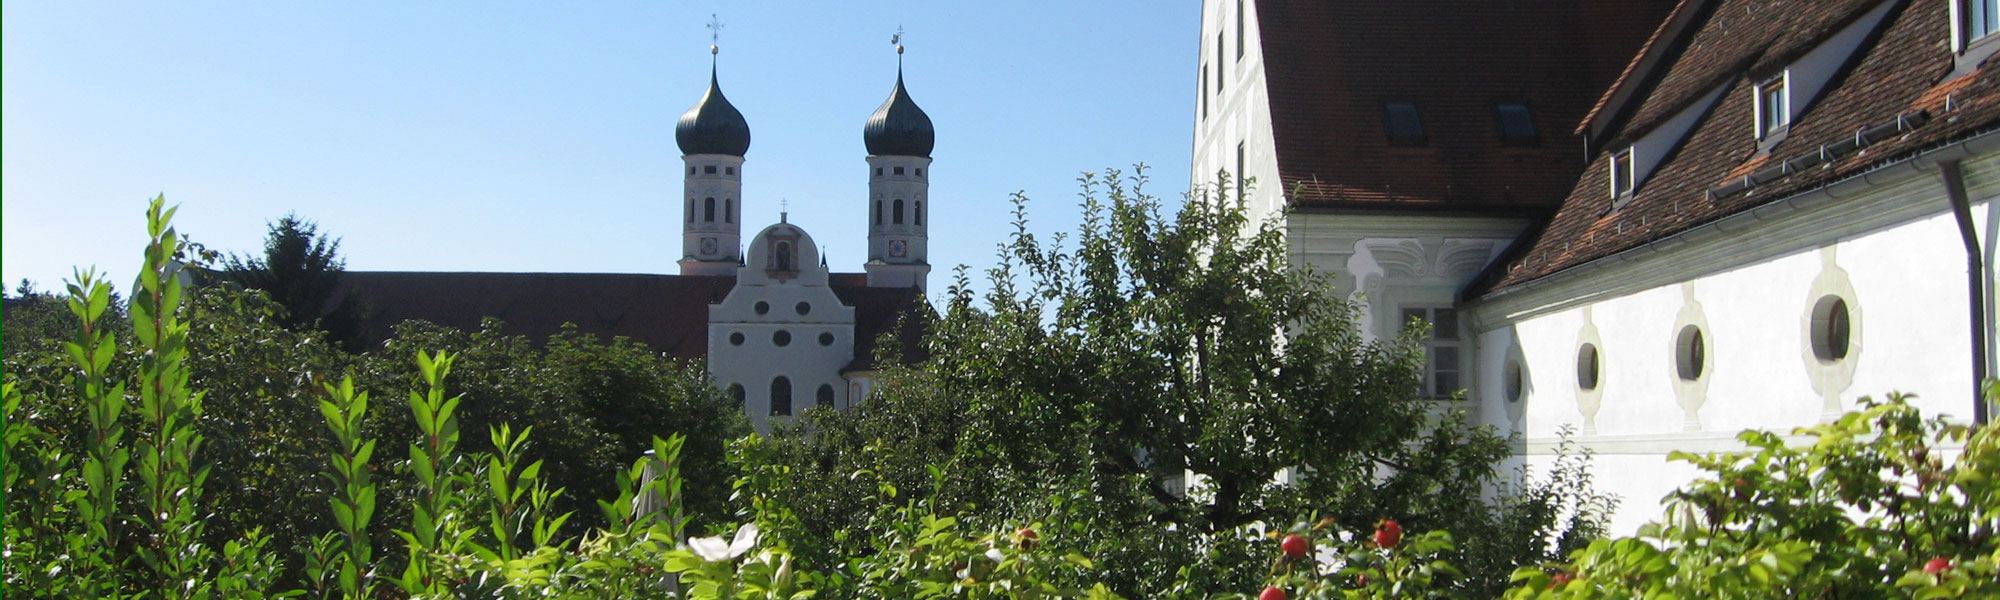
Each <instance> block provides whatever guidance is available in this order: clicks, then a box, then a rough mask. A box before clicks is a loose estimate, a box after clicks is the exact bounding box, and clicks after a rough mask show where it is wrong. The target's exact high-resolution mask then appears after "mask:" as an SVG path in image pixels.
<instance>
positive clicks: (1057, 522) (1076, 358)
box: [768, 167, 1594, 597]
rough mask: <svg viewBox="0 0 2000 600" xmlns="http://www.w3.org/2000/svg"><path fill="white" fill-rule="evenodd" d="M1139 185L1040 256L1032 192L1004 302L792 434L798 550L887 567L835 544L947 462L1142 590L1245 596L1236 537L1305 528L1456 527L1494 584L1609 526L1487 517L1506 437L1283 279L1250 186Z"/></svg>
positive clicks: (1317, 294)
mask: <svg viewBox="0 0 2000 600" xmlns="http://www.w3.org/2000/svg"><path fill="white" fill-rule="evenodd" d="M1144 182H1145V176H1144V171H1143V167H1141V170H1140V171H1138V172H1137V173H1135V174H1134V175H1133V176H1131V177H1130V178H1127V177H1125V176H1124V175H1123V174H1121V173H1119V172H1116V171H1112V172H1110V173H1108V174H1107V175H1106V176H1104V177H1098V176H1094V175H1086V176H1084V177H1083V178H1082V184H1083V214H1084V218H1083V222H1082V225H1081V227H1080V228H1079V230H1078V231H1077V232H1076V233H1075V236H1074V238H1070V237H1067V236H1063V235H1057V236H1055V237H1054V238H1053V240H1052V241H1049V242H1044V241H1042V240H1040V239H1038V238H1037V237H1036V235H1035V234H1033V233H1030V232H1029V230H1028V226H1027V218H1026V208H1025V205H1026V200H1025V199H1024V198H1021V197H1019V196H1018V195H1017V197H1016V220H1015V233H1014V235H1013V237H1012V239H1011V240H1010V241H1009V242H1008V243H1007V244H1005V245H1003V247H1002V248H1001V253H1000V263H999V266H997V267H995V268H994V269H993V270H992V271H991V272H989V273H988V279H989V281H990V283H991V291H990V292H987V293H986V294H984V295H983V296H978V295H975V294H974V293H973V292H972V291H971V287H970V286H969V284H968V278H967V275H966V274H965V273H964V272H963V271H961V272H960V273H959V276H958V281H957V283H956V284H955V285H953V286H952V287H951V289H950V290H949V291H948V292H947V296H946V310H945V314H944V315H943V316H942V317H941V318H940V319H938V320H937V321H936V322H935V323H934V324H933V326H932V327H931V329H930V335H929V339H928V343H929V347H928V349H929V353H930V356H931V358H930V359H929V361H927V362H925V363H923V364H922V365H918V366H916V367H913V368H909V369H903V370H900V371H894V372H891V373H888V374H886V375H885V376H883V378H882V379H883V383H882V384H881V385H880V386H878V388H877V389H878V391H877V392H876V393H875V395H873V396H872V397H871V398H870V400H869V401H868V403H865V404H862V405H860V406H859V407H857V408H856V409H855V410H853V411H851V412H848V413H831V412H817V413H812V414H811V415H810V416H808V417H807V418H806V419H805V420H804V423H803V425H802V426H800V427H798V428H797V429H795V430H791V431H782V432H780V434H779V435H778V436H777V437H778V440H779V443H778V444H777V445H778V446H779V447H778V448H777V449H775V450H773V451H772V452H770V456H771V459H772V460H775V461H777V462H779V463H780V464H783V465H785V466H786V467H788V468H789V469H791V471H792V473H793V476H792V477H790V478H788V479H779V480H776V481H775V483H774V487H773V488H772V489H770V490H768V493H769V494H771V495H772V496H773V497H774V498H777V499H779V502H781V503H782V504H784V505H785V506H788V507H790V509H791V510H795V511H797V512H798V513H799V515H800V521H801V522H802V523H805V527H806V529H807V530H808V532H809V533H808V534H807V535H804V536H801V538H800V539H798V540H796V543H797V544H798V548H799V550H800V551H801V552H802V553H803V554H804V555H807V556H812V557H815V558H816V559H817V558H826V559H831V558H832V557H835V556H858V555H867V554H869V553H871V552H873V549H872V548H870V546H869V543H870V542H871V541H872V540H871V539H870V538H869V537H868V536H865V535H848V536H846V537H845V538H844V539H843V538H842V537H841V533H840V532H842V531H853V530H857V529H860V530H864V531H869V532H871V533H872V532H875V531H876V530H872V529H866V527H867V524H866V522H865V516H866V515H870V514H872V513H873V512H874V511H873V510H872V506H871V505H870V504H869V502H871V501H872V502H880V501H881V498H879V497H877V496H876V495H875V494H874V488H876V487H879V486H882V485H889V486H893V487H897V488H901V489H909V490H918V491H922V490H927V489H932V486H931V485H930V482H929V481H928V479H929V475H928V469H929V468H930V467H931V466H932V465H935V466H936V467H939V468H941V469H942V470H943V471H944V472H945V473H946V476H945V477H944V478H943V480H942V481H940V482H938V483H937V484H936V485H935V490H936V492H935V493H936V494H937V498H936V501H937V503H938V504H937V505H938V506H946V507H952V512H953V513H954V514H959V515H960V516H967V515H974V516H981V517H983V518H985V519H986V520H987V521H989V522H990V521H1003V520H1015V521H1035V520H1040V521H1045V522H1047V523H1049V524H1050V526H1051V527H1054V528H1059V529H1063V530H1069V531H1077V532H1085V531H1087V532H1093V534H1091V535H1079V536H1074V537H1066V539H1068V540H1072V541H1069V542H1064V543H1074V544H1076V545H1075V546H1072V547H1071V548H1070V549H1072V550H1074V551H1077V552H1079V553H1080V554H1084V555H1090V556H1096V557H1098V558H1099V559H1100V562H1101V564H1103V565H1105V567H1104V569H1103V572H1102V575H1103V577H1104V579H1105V581H1106V582H1107V583H1109V584H1110V585H1111V586H1112V589H1114V590H1116V591H1118V592H1119V593H1122V594H1125V595H1129V596H1144V597H1158V596H1160V595H1162V594H1164V593H1166V586H1167V585H1168V583H1169V582H1172V581H1175V580H1176V579H1177V578H1187V577H1192V578H1196V579H1197V581H1196V582H1194V583H1192V584H1190V585H1191V586H1192V587H1193V588H1196V589H1240V588H1242V587H1243V586H1245V585H1247V584H1248V583H1250V582H1253V581H1255V580H1256V579H1257V577H1258V575H1259V567H1260V566H1261V560H1259V559H1257V558H1255V557H1253V556H1252V555H1251V554H1250V553H1248V552H1245V551H1243V550H1242V548H1241V547H1240V545H1237V544H1235V543H1234V542H1230V541H1227V540H1228V539H1229V538H1231V537H1232V536H1235V535H1236V534H1235V533H1233V532H1234V531H1235V530H1237V529H1238V528H1241V527H1245V526H1248V525H1252V524H1255V523H1272V522H1289V521H1291V520H1294V519H1297V518H1300V517H1302V516H1304V515H1307V514H1315V513H1317V514H1324V515H1331V516H1333V517H1335V518H1336V519H1338V520H1340V521H1342V522H1372V521H1373V520H1375V519H1380V518H1385V517H1387V518H1395V519H1398V520H1400V521H1402V522H1403V523H1404V524H1405V525H1407V526H1409V527H1410V528H1411V529H1412V530H1413V531H1431V530H1451V531H1453V532H1455V533H1458V534H1459V535H1461V536H1463V537H1462V538H1461V539H1462V540H1463V541H1467V542H1468V543H1467V544H1466V545H1465V547H1467V548H1470V549H1473V550H1470V551H1469V552H1466V553H1461V554H1457V555H1454V557H1455V559H1466V558H1467V557H1468V556H1469V555H1471V554H1474V553H1479V554H1480V556H1479V557H1478V560H1476V561H1469V563H1468V564H1477V565H1479V566H1480V567H1481V568H1482V570H1481V571H1478V572H1475V573H1474V574H1473V578H1472V580H1470V581H1469V582H1461V585H1471V586H1478V587H1480V588H1481V589H1485V590H1489V591H1497V590H1498V589H1500V587H1501V586H1503V585H1504V582H1505V577H1506V574H1507V573H1508V572H1509V571H1511V570H1512V569H1513V567H1514V566H1516V565H1519V564H1530V563H1533V562H1535V561H1538V560H1542V559H1545V558H1547V556H1545V555H1544V553H1543V551H1542V550H1541V549H1540V547H1541V546H1542V545H1543V543H1544V540H1548V539H1552V538H1554V537H1558V536H1559V535H1560V533H1561V529H1562V527H1563V526H1564V525H1566V524H1565V523H1563V522H1560V521H1557V520H1556V519H1555V518H1554V515H1557V514H1572V513H1575V514H1585V515H1590V514H1594V513H1592V512H1590V511H1568V510H1563V509H1562V507H1561V506H1559V504H1560V503H1564V502H1572V501H1576V500H1579V499H1585V498H1588V497H1590V495H1589V494H1588V493H1586V492H1581V491H1577V490H1575V489H1574V488H1565V489H1564V490H1545V491H1546V492H1547V493H1544V494H1541V495H1539V496H1534V497H1531V498H1530V499H1529V500H1530V502H1525V503H1515V504H1500V505H1496V504H1492V503H1487V502H1483V501H1482V500H1481V497H1482V494H1484V493H1485V492H1486V491H1488V488H1489V487H1490V486H1492V485H1494V484H1496V483H1497V482H1498V474H1497V473H1496V472H1495V465H1496V464H1497V463H1498V462H1499V461H1500V460H1501V459H1503V458H1505V457H1506V456H1508V448H1507V444H1506V440H1505V439H1503V438H1500V437H1497V436H1496V435H1495V434H1494V433H1493V432H1492V431H1491V430H1490V429H1486V428H1479V427H1474V426H1471V425H1469V424H1468V423H1466V422H1465V420H1464V418H1463V417H1462V416H1461V415H1458V414H1455V411H1452V410H1449V409H1450V406H1449V405H1439V404H1436V403H1432V402H1429V401H1424V400H1420V399H1417V398H1416V396H1417V394H1416V391H1417V389H1418V387H1419V383H1418V382H1419V377H1420V369H1421V354H1420V349H1419V348H1418V346H1417V345H1416V343H1415V340H1414V339H1411V338H1404V339H1389V340H1380V341H1369V340H1364V339H1363V338H1362V337H1361V334H1360V332H1359V330H1358V329H1357V328H1356V327H1355V326H1354V322H1355V318H1356V312H1355V310H1356V309H1355V308H1354V307H1353V306H1352V305H1351V304H1349V303H1347V302H1345V301H1343V300H1341V299H1338V298H1336V297H1335V296H1334V295H1333V294H1331V293H1330V292H1329V290H1328V289H1327V287H1326V282H1325V280H1324V279H1323V278H1322V277H1320V276H1318V275H1316V274H1314V273H1312V272H1311V271H1310V270H1309V269H1306V268H1304V267H1303V266H1301V265H1295V264H1292V263H1290V262H1289V261H1288V259H1287V246H1286V243H1285V241H1284V238H1283V232H1282V231H1281V230H1280V229H1279V227H1278V226H1277V224H1276V223H1252V222H1250V221H1249V220H1248V218H1247V217H1246V216H1245V212H1244V210H1243V207H1242V206H1241V205H1240V202H1238V201H1236V200H1233V199H1231V198H1229V197H1228V196H1227V195H1226V191H1227V190H1230V189H1232V188H1233V187H1234V186H1232V185H1229V184H1228V183H1227V182H1225V183H1224V184H1222V185H1217V186H1214V190H1215V191H1214V192H1211V193H1210V194H1207V195H1196V196H1191V197H1189V198H1188V199H1187V201H1186V203H1185V204H1184V205H1183V206H1182V207H1181V208H1180V210H1179V211H1178V212H1173V213H1169V212H1168V211H1167V209H1166V208H1165V207H1164V206H1163V205H1162V203H1161V202H1160V201H1158V200H1157V199H1155V198H1153V197H1151V196H1149V195H1147V194H1146V193H1145V192H1144V191H1143V190H1142V189H1141V188H1142V187H1143V184H1144ZM1072 240H1073V242H1072ZM1072 244H1073V245H1072ZM1416 329H1417V330H1418V331H1419V332H1420V331H1421V329H1422V328H1421V327H1419V328H1416ZM1568 481H1569V483H1577V484H1579V485H1580V480H1577V479H1575V478H1572V479H1570V480H1568ZM1566 485H1567V484H1566ZM871 498H872V499H873V500H870V499H871ZM1583 524H1584V525H1588V523H1583Z"/></svg>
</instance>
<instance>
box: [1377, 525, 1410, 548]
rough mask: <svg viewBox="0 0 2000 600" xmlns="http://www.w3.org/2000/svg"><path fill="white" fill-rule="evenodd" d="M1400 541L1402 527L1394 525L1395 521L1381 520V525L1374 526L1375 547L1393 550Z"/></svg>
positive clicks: (1401, 538)
mask: <svg viewBox="0 0 2000 600" xmlns="http://www.w3.org/2000/svg"><path fill="white" fill-rule="evenodd" d="M1402 541H1403V526H1402V525H1398V524H1396V520H1395V519H1383V520H1382V524H1381V525H1377V526H1375V545H1377V546H1381V547H1383V548H1394V547H1396V544H1399V543H1402Z"/></svg>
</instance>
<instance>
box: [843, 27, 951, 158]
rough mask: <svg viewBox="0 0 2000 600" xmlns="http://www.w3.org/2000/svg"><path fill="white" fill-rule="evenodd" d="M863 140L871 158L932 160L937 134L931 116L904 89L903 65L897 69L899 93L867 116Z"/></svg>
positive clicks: (892, 93) (895, 92)
mask: <svg viewBox="0 0 2000 600" xmlns="http://www.w3.org/2000/svg"><path fill="white" fill-rule="evenodd" d="M898 50H900V48H899V49H898ZM861 139H862V141H864V142H866V143H867V144H868V153H869V154H871V155H875V156H921V157H924V158H930V156H931V147H932V146H935V145H937V132H936V131H934V130H932V129H931V117H930V115H926V114H924V109H921V108H917V103H916V101H914V100H911V99H910V92H909V91H908V90H905V89H903V68H902V67H901V66H898V67H896V90H895V91H893V92H890V93H889V100H888V101H886V102H883V103H882V107H881V108H877V109H875V114H874V115H870V116H869V117H868V124H867V125H866V126H864V127H862V128H861Z"/></svg>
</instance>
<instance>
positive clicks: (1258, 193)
mask: <svg viewBox="0 0 2000 600" xmlns="http://www.w3.org/2000/svg"><path fill="white" fill-rule="evenodd" d="M1236 4H1237V2H1236V0H1204V1H1203V2H1202V9H1201V15H1202V16H1201V43H1200V54H1199V55H1198V60H1196V61H1195V64H1196V71H1195V72H1194V73H1193V74H1192V75H1193V77H1192V79H1193V81H1192V82H1191V83H1192V84H1193V86H1191V87H1196V88H1199V95H1195V96H1190V97H1189V99H1190V100H1193V101H1194V102H1193V103H1191V104H1189V105H1188V106H1189V108H1191V109H1193V119H1192V121H1193V123H1194V152H1193V153H1192V168H1191V170H1190V177H1192V178H1193V181H1191V182H1190V184H1191V185H1193V186H1194V188H1195V189H1197V190H1199V189H1207V188H1212V187H1213V185H1214V183H1215V182H1216V173H1217V172H1218V171H1228V172H1229V174H1230V177H1231V178H1232V181H1233V180H1234V179H1236V178H1241V177H1243V176H1244V175H1245V174H1247V175H1248V176H1249V178H1250V179H1251V182H1250V183H1251V186H1250V190H1249V191H1248V192H1247V193H1246V194H1245V195H1246V196H1247V197H1248V198H1249V202H1248V204H1247V207H1248V208H1249V213H1250V217H1251V222H1252V223H1259V222H1262V221H1264V220H1266V219H1270V218H1276V217H1277V216H1279V214H1280V213H1281V212H1282V209H1283V207H1284V193H1283V190H1282V189H1281V186H1280V185H1279V184H1278V157H1277V153H1276V152H1275V151H1274V148H1275V146H1276V144H1277V139H1276V138H1275V137H1274V136H1273V135H1272V133H1271V99H1270V94H1269V92H1268V90H1267V89H1266V88H1265V84H1264V49H1263V45H1262V43H1261V42H1260V41H1259V38H1258V35H1259V30H1258V27H1257V19H1256V6H1257V3H1256V2H1255V0H1244V2H1243V6H1244V10H1245V11H1247V12H1248V13H1249V14H1248V15H1246V16H1247V18H1248V20H1247V21H1246V22H1245V23H1244V36H1245V37H1246V38H1248V39H1247V40H1246V42H1247V43H1246V44H1245V47H1244V54H1243V58H1241V59H1238V58H1236V19H1237V14H1236ZM1217 32H1222V33H1223V43H1224V48H1223V60H1224V62H1225V63H1226V64H1225V67H1224V69H1223V77H1224V78H1225V80H1226V81H1225V83H1224V87H1223V90H1222V92H1221V93H1220V94H1217V93H1216V91H1215V76H1216V75H1215V73H1216V68H1215V42H1216V40H1215V35H1216V33H1217ZM1203 65H1206V67H1207V69H1208V71H1209V76H1208V81H1207V85H1206V86H1202V77H1201V71H1200V69H1201V68H1202V66H1203ZM1203 96H1206V97H1207V98H1208V102H1209V105H1208V117H1207V118H1203V117H1202V113H1201V102H1202V97H1203ZM1238 143H1242V144H1243V145H1244V158H1243V161H1244V165H1243V169H1242V171H1244V173H1238V172H1237V170H1238V169H1237V167H1236V145H1237V144H1238ZM1229 196H1230V197H1231V198H1235V197H1236V193H1235V191H1234V190H1230V191H1229Z"/></svg>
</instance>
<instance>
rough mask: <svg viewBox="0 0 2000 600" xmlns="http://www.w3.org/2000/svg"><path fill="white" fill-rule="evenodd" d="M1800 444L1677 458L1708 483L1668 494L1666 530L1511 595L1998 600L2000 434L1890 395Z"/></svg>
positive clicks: (1573, 564) (1542, 577) (1532, 580)
mask: <svg viewBox="0 0 2000 600" xmlns="http://www.w3.org/2000/svg"><path fill="white" fill-rule="evenodd" d="M1996 386H2000V384H1996V383H1988V384H1987V394H1988V396H1992V395H1994V394H1995V393H2000V388H1996ZM1796 435H1797V436H1800V437H1803V438H1805V439H1804V440H1803V441H1802V442H1801V441H1794V440H1787V439H1786V438H1785V437H1783V436H1780V435H1778V434H1776V433H1772V432H1769V431H1745V432H1743V433H1742V434H1741V435H1739V436H1738V439H1741V440H1742V441H1743V442H1744V444H1745V445H1747V446H1748V450H1747V451H1744V452H1737V453H1726V454H1709V455H1704V456H1696V455H1691V454H1685V453H1679V454H1676V455H1674V459H1675V460H1681V461H1686V462H1688V463H1691V464H1693V465H1694V466H1696V467H1698V468H1700V469H1701V470H1702V471H1705V472H1707V473H1708V475H1706V476H1704V477H1702V478H1700V479H1698V480H1696V481H1694V482H1693V483H1690V484H1688V485H1687V486H1684V487H1682V488H1681V489H1680V490H1679V491H1676V492H1675V493H1674V494H1673V495H1672V496H1670V497H1669V504H1668V508H1667V513H1666V515H1665V518H1664V519H1663V520H1661V521H1659V522H1655V523H1652V524H1649V525H1646V526H1645V527H1642V528H1641V529H1640V530H1639V533H1638V535H1636V536H1634V537H1627V538H1618V539H1600V540H1596V541H1593V542H1591V543H1590V544H1589V545H1588V546H1587V547H1585V548H1583V549H1581V550H1579V551H1577V552H1575V553H1574V554H1573V555H1571V557H1570V560H1569V561H1568V562H1564V563H1551V564H1547V565H1543V566H1540V567H1526V568H1523V569H1521V570H1520V571H1518V572H1516V573H1515V575H1514V579H1515V581H1516V582H1517V583H1518V586H1519V587H1516V588H1515V589H1513V590H1510V591H1509V592H1508V594H1507V597H1508V598H1545V597H1546V598H1634V597H1646V598H1686V597H1697V596H1700V597H1717V598H1778V597H1796V598H1884V597H1914V598H1990V597H1993V596H1995V595H2000V579H1996V573H1995V564H1996V562H2000V539H1997V538H1996V537H1995V534H1996V532H2000V479H1996V476H2000V428H1996V427H1994V426H1992V425H1984V426H1979V427H1976V428H1974V427H1968V426H1966V425H1963V424H1954V423H1951V422H1948V421H1945V420H1943V419H1941V418H1935V417H1933V418H1930V419H1925V418H1923V416H1922V415H1921V414H1919V413H1918V411H1917V409H1916V408H1914V407H1912V406H1911V405H1910V404H1909V403H1908V402H1907V401H1906V399H1905V398H1904V397H1902V396H1897V395H1892V396H1890V397H1889V399H1888V400H1886V401H1881V402H1876V401H1873V400H1867V399H1864V400H1863V401H1862V403H1861V410H1859V411H1856V412H1850V413H1848V414H1846V415H1843V416H1842V417H1841V418H1840V420H1839V421H1837V422H1835V423H1831V424H1825V425H1818V426H1813V427H1807V428H1802V429H1800V430H1798V431H1797V432H1796ZM1961 444H1962V448H1963V451H1962V454H1960V455H1959V456H1958V457H1956V459H1955V460H1954V459H1953V458H1952V457H1950V456H1948V454H1949V449H1950V448H1951V447H1952V446H1955V445H1961ZM1934 561H1936V562H1935V564H1933V562H1934ZM1927 566H1930V567H1931V569H1930V570H1931V571H1935V572H1927V570H1926V567H1927Z"/></svg>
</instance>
